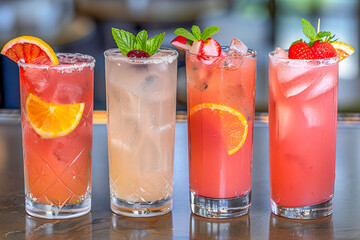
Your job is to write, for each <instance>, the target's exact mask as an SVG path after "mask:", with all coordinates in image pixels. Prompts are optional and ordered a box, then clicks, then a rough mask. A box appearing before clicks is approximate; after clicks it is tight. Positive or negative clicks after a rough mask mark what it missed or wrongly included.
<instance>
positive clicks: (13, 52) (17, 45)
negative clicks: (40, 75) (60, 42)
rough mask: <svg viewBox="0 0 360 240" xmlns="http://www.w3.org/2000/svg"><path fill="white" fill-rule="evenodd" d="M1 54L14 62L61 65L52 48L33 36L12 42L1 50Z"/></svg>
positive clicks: (19, 38)
mask: <svg viewBox="0 0 360 240" xmlns="http://www.w3.org/2000/svg"><path fill="white" fill-rule="evenodd" d="M1 54H3V55H5V56H7V57H8V58H10V59H11V60H13V61H14V62H18V61H20V60H22V61H24V62H25V63H32V64H46V65H52V64H53V65H57V64H59V61H58V59H57V57H56V54H55V52H54V51H53V50H52V48H51V47H50V46H49V45H48V44H47V43H45V42H44V41H43V40H41V39H39V38H36V37H32V36H22V37H18V38H15V39H12V40H10V41H9V42H8V43H6V44H5V46H4V48H3V49H2V50H1Z"/></svg>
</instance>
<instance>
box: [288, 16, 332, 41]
mask: <svg viewBox="0 0 360 240" xmlns="http://www.w3.org/2000/svg"><path fill="white" fill-rule="evenodd" d="M301 23H302V25H303V33H304V35H305V36H306V37H307V38H309V43H308V44H309V46H310V47H311V46H312V45H313V44H314V42H316V41H320V42H329V43H332V42H335V41H336V40H335V39H334V38H335V35H331V32H329V31H321V32H319V33H316V31H315V28H314V27H313V25H311V23H310V22H309V21H307V20H305V19H301ZM293 44H294V43H293Z"/></svg>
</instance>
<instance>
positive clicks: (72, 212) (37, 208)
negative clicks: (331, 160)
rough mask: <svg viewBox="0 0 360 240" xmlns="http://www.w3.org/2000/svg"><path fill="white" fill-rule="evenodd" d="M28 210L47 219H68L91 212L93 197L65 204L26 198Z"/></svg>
mask: <svg viewBox="0 0 360 240" xmlns="http://www.w3.org/2000/svg"><path fill="white" fill-rule="evenodd" d="M25 209H26V212H27V213H28V214H29V215H31V216H33V217H37V218H46V219H67V218H74V217H80V216H82V215H85V214H87V213H88V212H90V209H91V198H90V197H89V198H86V199H84V201H82V202H79V203H76V204H69V205H63V206H56V205H46V204H41V203H36V202H33V201H31V200H29V199H27V198H25Z"/></svg>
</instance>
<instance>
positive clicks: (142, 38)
mask: <svg viewBox="0 0 360 240" xmlns="http://www.w3.org/2000/svg"><path fill="white" fill-rule="evenodd" d="M111 32H112V35H113V38H114V40H115V42H116V45H117V46H118V48H119V49H120V51H121V53H122V54H123V55H127V54H128V52H130V51H131V50H141V51H145V52H147V53H148V54H149V55H150V56H151V55H153V54H154V53H156V51H157V50H158V49H159V48H160V46H161V44H162V42H163V40H164V36H165V33H160V34H158V35H156V36H153V37H152V38H150V39H147V38H148V33H147V32H146V31H145V30H142V31H140V32H139V33H138V34H137V35H136V37H135V36H134V34H132V33H131V32H127V31H125V30H123V29H117V28H112V29H111Z"/></svg>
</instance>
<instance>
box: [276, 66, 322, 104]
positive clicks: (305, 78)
mask: <svg viewBox="0 0 360 240" xmlns="http://www.w3.org/2000/svg"><path fill="white" fill-rule="evenodd" d="M300 69H301V68H300ZM293 71H296V69H293ZM299 71H301V70H299ZM279 72H280V69H279ZM301 72H302V71H301ZM291 73H292V72H291ZM302 73H303V74H302V75H296V76H297V77H296V78H290V77H289V79H290V80H288V81H283V82H280V80H279V82H280V89H281V92H282V93H283V94H284V96H285V97H293V96H296V95H298V94H300V93H302V92H304V91H305V90H306V89H308V88H309V87H310V86H311V85H312V84H313V83H314V82H315V81H317V79H319V77H321V76H320V75H319V73H318V71H317V69H314V70H307V71H303V72H302ZM279 74H284V73H279Z"/></svg>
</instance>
